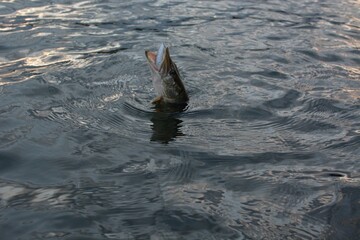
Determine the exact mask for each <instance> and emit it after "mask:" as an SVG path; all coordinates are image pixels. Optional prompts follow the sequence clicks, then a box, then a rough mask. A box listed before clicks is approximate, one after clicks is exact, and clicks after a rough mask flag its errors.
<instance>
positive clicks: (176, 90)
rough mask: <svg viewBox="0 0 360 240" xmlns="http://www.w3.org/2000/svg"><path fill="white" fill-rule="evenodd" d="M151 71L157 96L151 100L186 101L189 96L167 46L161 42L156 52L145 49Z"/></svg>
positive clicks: (163, 101) (161, 101) (157, 101)
mask: <svg viewBox="0 0 360 240" xmlns="http://www.w3.org/2000/svg"><path fill="white" fill-rule="evenodd" d="M145 56H146V59H147V61H148V64H149V66H150V70H151V73H152V81H153V86H154V89H155V91H156V93H157V97H156V98H155V99H154V100H153V101H152V102H153V103H155V104H159V103H174V104H184V103H187V101H188V100H189V97H188V95H187V93H186V90H185V87H184V84H183V82H182V80H181V77H180V73H179V70H178V68H177V66H176V64H175V63H174V62H173V61H172V59H171V57H170V51H169V48H168V47H166V46H165V45H164V44H163V43H162V44H161V45H160V47H159V50H158V51H157V52H151V51H145Z"/></svg>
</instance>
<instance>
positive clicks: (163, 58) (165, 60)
mask: <svg viewBox="0 0 360 240" xmlns="http://www.w3.org/2000/svg"><path fill="white" fill-rule="evenodd" d="M145 56H146V58H147V60H148V63H149V65H150V67H151V70H153V71H156V72H162V73H163V74H164V73H167V71H168V70H169V66H170V65H171V60H170V53H169V48H167V47H165V45H164V44H161V45H160V47H159V50H158V51H157V52H151V51H145Z"/></svg>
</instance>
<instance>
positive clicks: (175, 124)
mask: <svg viewBox="0 0 360 240" xmlns="http://www.w3.org/2000/svg"><path fill="white" fill-rule="evenodd" d="M186 107H187V105H186V104H181V105H156V106H155V107H154V110H155V112H154V113H153V116H152V117H151V119H150V120H151V122H152V123H153V124H152V126H151V129H152V130H153V134H152V136H151V138H150V141H155V142H160V143H163V144H168V143H169V142H171V141H174V140H175V138H177V137H179V136H185V134H183V133H182V131H181V123H182V122H183V121H182V120H180V119H179V115H180V113H181V112H183V111H185V110H186Z"/></svg>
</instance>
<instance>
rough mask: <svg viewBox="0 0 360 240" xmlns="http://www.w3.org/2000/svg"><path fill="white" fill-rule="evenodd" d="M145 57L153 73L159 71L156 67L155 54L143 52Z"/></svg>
mask: <svg viewBox="0 0 360 240" xmlns="http://www.w3.org/2000/svg"><path fill="white" fill-rule="evenodd" d="M145 56H146V59H147V60H148V62H149V64H150V67H151V68H152V69H153V70H155V71H159V67H158V66H157V65H156V57H157V54H156V53H155V52H151V51H145Z"/></svg>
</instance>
